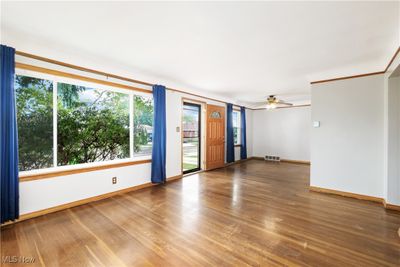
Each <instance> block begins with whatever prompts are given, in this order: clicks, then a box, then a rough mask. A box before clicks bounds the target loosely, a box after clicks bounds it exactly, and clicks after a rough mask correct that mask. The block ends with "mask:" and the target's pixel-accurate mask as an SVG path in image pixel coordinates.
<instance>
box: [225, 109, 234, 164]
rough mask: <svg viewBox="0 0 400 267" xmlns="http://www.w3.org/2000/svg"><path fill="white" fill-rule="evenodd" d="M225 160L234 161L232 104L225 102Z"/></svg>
mask: <svg viewBox="0 0 400 267" xmlns="http://www.w3.org/2000/svg"><path fill="white" fill-rule="evenodd" d="M226 113H227V115H226V162H228V163H230V162H234V161H235V143H234V140H233V125H232V114H233V105H232V104H226Z"/></svg>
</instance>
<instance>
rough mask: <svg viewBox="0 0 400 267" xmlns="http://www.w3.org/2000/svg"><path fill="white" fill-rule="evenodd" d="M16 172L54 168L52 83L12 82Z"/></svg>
mask: <svg viewBox="0 0 400 267" xmlns="http://www.w3.org/2000/svg"><path fill="white" fill-rule="evenodd" d="M15 92H16V101H17V103H16V104H17V124H18V150H19V151H18V152H19V170H20V171H28V170H34V169H41V168H49V167H52V166H53V82H52V81H49V80H44V79H37V78H31V77H27V76H22V75H17V76H16V78H15Z"/></svg>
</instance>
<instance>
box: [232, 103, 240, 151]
mask: <svg viewBox="0 0 400 267" xmlns="http://www.w3.org/2000/svg"><path fill="white" fill-rule="evenodd" d="M232 126H233V141H234V144H235V145H240V112H239V111H236V110H234V111H233V113H232Z"/></svg>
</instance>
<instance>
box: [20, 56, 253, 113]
mask: <svg viewBox="0 0 400 267" xmlns="http://www.w3.org/2000/svg"><path fill="white" fill-rule="evenodd" d="M15 54H17V55H19V56H22V57H27V58H32V59H35V60H39V61H43V62H47V63H51V64H55V65H59V66H63V67H67V68H70V69H75V70H79V71H83V72H88V73H92V74H97V75H101V76H105V77H107V78H108V77H110V78H114V79H118V80H122V81H127V82H132V83H136V84H141V85H146V86H153V85H154V84H153V83H149V82H144V81H140V80H135V79H131V78H127V77H123V76H119V75H115V74H112V73H107V72H103V71H98V70H94V69H89V68H85V67H81V66H77V65H73V64H69V63H66V62H62V61H58V60H54V59H50V58H46V57H41V56H38V55H34V54H30V53H26V52H22V51H18V50H17V51H15ZM166 89H167V90H170V91H174V92H178V93H183V94H188V95H192V96H196V97H201V98H205V99H208V100H213V101H217V102H220V103H224V104H227V103H228V102H226V101H222V100H219V99H215V98H211V97H207V96H202V95H198V94H194V93H190V92H186V91H182V90H178V89H174V88H169V87H166ZM234 106H238V107H239V105H234ZM246 108H247V109H251V110H253V108H248V107H246Z"/></svg>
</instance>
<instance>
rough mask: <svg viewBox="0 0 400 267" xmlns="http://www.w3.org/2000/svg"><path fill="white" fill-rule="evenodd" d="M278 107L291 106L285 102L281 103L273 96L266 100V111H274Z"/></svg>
mask: <svg viewBox="0 0 400 267" xmlns="http://www.w3.org/2000/svg"><path fill="white" fill-rule="evenodd" d="M280 106H293V104H292V103H287V102H285V101H282V100H280V99H278V98H276V96H275V95H270V96H268V98H267V109H275V108H277V107H280Z"/></svg>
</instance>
